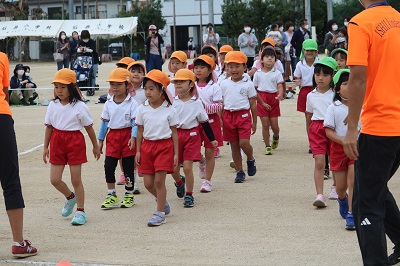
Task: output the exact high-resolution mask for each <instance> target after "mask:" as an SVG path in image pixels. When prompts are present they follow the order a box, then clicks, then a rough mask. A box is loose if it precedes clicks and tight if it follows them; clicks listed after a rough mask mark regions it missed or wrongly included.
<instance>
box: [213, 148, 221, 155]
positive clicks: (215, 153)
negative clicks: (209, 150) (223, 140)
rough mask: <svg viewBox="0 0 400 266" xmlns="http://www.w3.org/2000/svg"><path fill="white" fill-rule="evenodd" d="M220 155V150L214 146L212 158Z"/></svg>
mask: <svg viewBox="0 0 400 266" xmlns="http://www.w3.org/2000/svg"><path fill="white" fill-rule="evenodd" d="M220 156H221V151H220V150H219V148H218V147H216V148H215V149H214V158H218V157H220Z"/></svg>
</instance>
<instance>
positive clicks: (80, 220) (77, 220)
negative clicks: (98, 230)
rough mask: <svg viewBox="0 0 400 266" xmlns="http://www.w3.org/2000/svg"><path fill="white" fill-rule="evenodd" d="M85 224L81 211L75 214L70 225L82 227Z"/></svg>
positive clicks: (84, 215)
mask: <svg viewBox="0 0 400 266" xmlns="http://www.w3.org/2000/svg"><path fill="white" fill-rule="evenodd" d="M85 223H86V214H85V213H84V212H81V211H77V212H76V213H75V216H74V218H72V221H71V224H73V225H84V224H85Z"/></svg>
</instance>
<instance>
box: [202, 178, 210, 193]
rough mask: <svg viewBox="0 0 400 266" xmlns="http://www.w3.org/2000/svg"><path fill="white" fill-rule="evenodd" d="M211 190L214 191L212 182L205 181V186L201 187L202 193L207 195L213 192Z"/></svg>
mask: <svg viewBox="0 0 400 266" xmlns="http://www.w3.org/2000/svg"><path fill="white" fill-rule="evenodd" d="M211 190H212V185H211V182H210V181H208V180H204V181H203V185H201V189H200V192H204V193H207V192H211Z"/></svg>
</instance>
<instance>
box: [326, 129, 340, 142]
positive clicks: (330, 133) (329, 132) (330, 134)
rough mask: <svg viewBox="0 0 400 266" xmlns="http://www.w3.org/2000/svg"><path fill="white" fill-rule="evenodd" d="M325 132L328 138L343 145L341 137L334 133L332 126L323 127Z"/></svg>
mask: <svg viewBox="0 0 400 266" xmlns="http://www.w3.org/2000/svg"><path fill="white" fill-rule="evenodd" d="M325 133H326V136H327V137H328V138H329V139H330V140H332V141H334V142H336V143H339V144H340V145H343V138H342V137H339V136H338V135H336V133H335V131H334V130H333V129H332V128H330V127H325Z"/></svg>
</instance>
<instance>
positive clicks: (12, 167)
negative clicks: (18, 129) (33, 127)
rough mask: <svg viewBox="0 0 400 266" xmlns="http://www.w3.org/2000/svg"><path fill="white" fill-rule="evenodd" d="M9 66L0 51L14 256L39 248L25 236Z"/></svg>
mask: <svg viewBox="0 0 400 266" xmlns="http://www.w3.org/2000/svg"><path fill="white" fill-rule="evenodd" d="M9 69H10V66H9V63H8V58H7V55H6V54H4V53H1V52H0V128H1V130H0V147H1V148H0V182H1V187H2V188H3V195H4V202H5V205H6V210H7V215H8V219H9V221H10V226H11V231H12V234H13V240H14V244H13V246H12V254H13V256H14V257H20V258H23V257H29V256H33V255H36V254H37V250H36V248H35V247H33V246H32V245H31V243H30V242H29V241H28V240H24V238H23V235H22V231H23V219H24V214H23V210H24V207H25V205H24V199H23V197H22V190H21V182H20V178H19V167H18V151H17V142H16V139H15V132H14V121H13V119H12V117H11V109H10V106H9V98H8V87H9V86H10V73H9V71H10V70H9Z"/></svg>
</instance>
